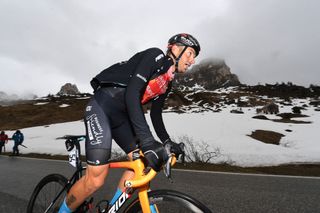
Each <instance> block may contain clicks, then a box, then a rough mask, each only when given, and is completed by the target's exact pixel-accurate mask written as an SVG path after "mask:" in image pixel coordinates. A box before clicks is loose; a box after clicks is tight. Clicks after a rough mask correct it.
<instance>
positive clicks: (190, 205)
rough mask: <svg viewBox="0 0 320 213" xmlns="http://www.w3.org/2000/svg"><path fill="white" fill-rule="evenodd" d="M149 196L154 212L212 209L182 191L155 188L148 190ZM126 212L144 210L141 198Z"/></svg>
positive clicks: (207, 212) (199, 212)
mask: <svg viewBox="0 0 320 213" xmlns="http://www.w3.org/2000/svg"><path fill="white" fill-rule="evenodd" d="M148 197H149V202H150V206H152V207H151V212H152V213H159V212H160V213H164V212H166V213H170V212H172V213H173V212H174V213H177V212H183V213H187V212H193V213H195V212H197V213H202V212H203V213H211V211H210V210H209V209H208V208H207V207H206V206H205V205H203V204H202V203H201V202H199V201H197V200H196V199H194V198H192V197H190V196H189V195H186V194H183V193H181V192H177V191H173V190H155V191H150V192H148ZM124 212H126V213H136V212H142V210H141V206H140V201H139V198H138V197H137V198H135V199H134V200H133V201H132V202H131V203H130V205H128V206H127V207H126V208H125V210H124Z"/></svg>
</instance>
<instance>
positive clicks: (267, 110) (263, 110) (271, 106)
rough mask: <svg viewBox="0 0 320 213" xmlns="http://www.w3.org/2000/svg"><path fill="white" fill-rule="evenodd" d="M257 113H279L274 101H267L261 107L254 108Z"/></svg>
mask: <svg viewBox="0 0 320 213" xmlns="http://www.w3.org/2000/svg"><path fill="white" fill-rule="evenodd" d="M256 112H257V113H264V114H278V113H279V106H278V105H277V104H275V103H273V102H272V103H269V104H267V105H265V106H264V107H262V108H258V109H256Z"/></svg>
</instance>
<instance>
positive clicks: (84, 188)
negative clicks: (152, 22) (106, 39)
mask: <svg viewBox="0 0 320 213" xmlns="http://www.w3.org/2000/svg"><path fill="white" fill-rule="evenodd" d="M199 52H200V45H199V42H198V41H197V40H196V39H195V38H194V37H193V36H191V35H190V34H186V33H181V34H177V35H174V36H173V37H171V38H170V39H169V41H168V47H167V52H166V55H165V54H164V53H163V52H162V51H161V50H160V49H158V48H150V49H147V50H144V51H142V52H139V53H137V54H135V55H134V56H133V57H131V58H130V59H129V60H128V61H125V62H120V63H117V64H114V65H112V66H111V67H109V68H107V69H105V70H103V71H102V72H101V73H100V74H98V75H97V76H96V77H94V78H93V79H92V81H91V85H92V87H93V89H94V95H93V97H92V98H91V100H90V101H89V103H88V105H87V106H86V112H85V119H84V121H85V126H86V137H87V138H86V159H87V165H88V166H87V170H86V175H85V176H83V177H82V178H81V179H80V180H79V181H78V182H77V183H75V184H74V185H73V187H72V188H71V189H70V190H69V192H68V194H67V196H66V198H65V200H64V203H63V204H62V206H61V208H60V211H59V212H71V211H74V210H76V209H77V207H78V206H79V205H80V204H81V203H82V202H83V201H84V200H85V199H86V198H87V197H89V196H90V195H91V194H92V193H94V192H95V191H96V190H97V189H99V188H100V187H101V186H102V185H103V184H104V181H105V178H106V176H107V174H108V168H109V166H108V160H109V158H110V154H111V142H112V139H114V140H115V141H116V142H117V144H118V145H119V146H120V147H121V148H122V149H123V150H124V151H125V152H126V153H127V154H128V157H129V158H130V159H131V158H132V152H133V150H135V149H137V144H138V145H139V147H140V149H141V150H142V152H143V153H144V156H145V158H146V160H147V163H148V165H149V166H150V167H151V168H153V169H154V170H156V171H159V170H160V169H161V166H162V165H163V163H164V162H165V161H166V160H167V159H168V156H167V153H166V151H165V149H164V146H163V145H164V144H167V143H169V144H170V145H171V151H172V152H174V153H176V154H180V153H181V149H180V146H179V145H178V144H176V143H174V142H172V141H171V139H170V137H169V135H168V133H167V131H166V129H165V126H164V123H163V119H162V115H161V114H162V107H163V106H164V101H165V99H166V97H167V96H168V93H169V92H170V90H171V86H172V80H173V77H174V74H175V73H184V72H186V70H187V69H188V68H189V67H190V66H191V65H192V64H194V63H195V57H196V56H197V55H198V54H199ZM148 102H151V104H152V105H151V111H150V116H151V120H152V124H153V127H154V129H155V131H156V134H157V136H158V137H159V139H160V140H161V142H162V143H160V142H157V141H156V140H155V139H154V137H153V136H152V133H151V131H150V129H149V126H148V124H147V122H146V119H145V116H144V112H143V109H142V105H143V104H146V103H148ZM133 174H134V173H133V171H130V170H127V171H125V172H124V174H123V176H122V178H121V180H120V183H119V185H118V190H117V192H116V194H115V196H114V198H113V199H112V200H114V199H116V198H117V196H120V195H121V194H122V190H123V188H124V180H128V179H130V178H132V177H133ZM112 202H113V201H111V203H112Z"/></svg>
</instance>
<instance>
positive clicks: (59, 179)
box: [27, 174, 68, 213]
mask: <svg viewBox="0 0 320 213" xmlns="http://www.w3.org/2000/svg"><path fill="white" fill-rule="evenodd" d="M67 183H68V180H67V178H65V177H64V176H62V175H60V174H51V175H48V176H46V177H44V178H43V179H42V180H41V181H40V182H39V183H38V185H37V186H36V188H35V189H34V191H33V193H32V195H31V198H30V201H29V204H28V208H27V213H44V212H58V211H59V208H60V206H61V204H62V202H63V199H64V198H65V196H66V193H67V187H66V186H67ZM55 199H57V200H56V201H55V202H54V203H53V201H54V200H55ZM49 207H50V209H49V210H48V208H49Z"/></svg>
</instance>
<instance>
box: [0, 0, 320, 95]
mask: <svg viewBox="0 0 320 213" xmlns="http://www.w3.org/2000/svg"><path fill="white" fill-rule="evenodd" d="M319 6H320V2H319V1H316V0H305V1H302V0H261V1H258V0H202V1H201V0H199V1H194V0H183V1H172V0H162V1H152V0H140V1H138V0H136V1H132V0H117V1H116V0H108V1H106V0H90V1H84V0H81V1H80V0H28V1H21V0H20V1H18V0H0V26H1V28H0V72H1V79H2V80H1V84H0V91H5V92H7V93H17V94H26V93H35V94H37V95H40V96H41V95H47V94H48V93H56V92H58V90H59V88H60V87H61V86H62V85H63V84H64V83H66V82H70V83H75V84H77V85H78V87H79V89H80V90H81V91H82V92H91V88H90V86H89V81H90V79H91V78H92V77H93V76H94V75H96V74H97V73H98V72H99V71H101V70H102V69H104V68H105V67H107V66H109V65H112V64H113V63H115V62H117V61H121V60H126V59H128V58H129V57H130V56H131V55H132V54H134V53H135V52H137V51H140V50H143V49H146V48H149V47H153V46H157V47H160V48H161V49H162V50H165V47H166V42H167V40H168V38H169V37H170V36H172V35H173V34H176V33H178V32H188V33H191V34H193V35H194V36H195V37H197V38H198V40H199V41H200V43H201V46H202V51H201V54H200V57H199V60H198V61H200V60H201V59H205V58H210V57H218V58H223V59H225V60H226V62H227V64H228V65H229V66H230V67H231V71H232V72H233V73H235V74H237V75H238V76H239V78H240V81H241V82H243V83H247V84H257V83H258V82H260V83H275V82H279V83H280V82H282V81H283V82H288V81H291V82H293V83H296V84H300V85H304V86H309V84H319V83H320V80H319V79H320V72H319V65H318V61H319V56H320V27H319V26H320V24H319V22H320V21H319V20H320V13H319V12H318V10H319Z"/></svg>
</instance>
